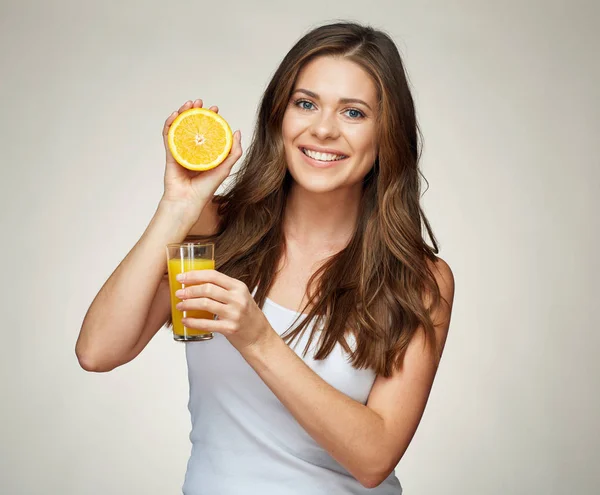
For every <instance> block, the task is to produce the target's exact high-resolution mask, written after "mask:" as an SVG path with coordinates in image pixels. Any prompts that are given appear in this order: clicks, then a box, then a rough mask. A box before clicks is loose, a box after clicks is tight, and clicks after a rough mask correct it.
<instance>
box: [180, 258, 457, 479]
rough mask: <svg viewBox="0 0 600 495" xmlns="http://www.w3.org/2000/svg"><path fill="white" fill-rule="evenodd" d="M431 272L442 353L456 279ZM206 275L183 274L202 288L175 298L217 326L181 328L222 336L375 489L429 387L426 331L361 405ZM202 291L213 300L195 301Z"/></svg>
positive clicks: (446, 272)
mask: <svg viewBox="0 0 600 495" xmlns="http://www.w3.org/2000/svg"><path fill="white" fill-rule="evenodd" d="M435 269H436V270H437V274H436V279H437V281H438V284H439V286H440V290H441V295H442V297H443V298H444V299H445V300H446V301H447V304H444V301H443V300H442V305H440V308H439V310H438V312H437V313H436V314H434V315H432V318H433V319H434V323H435V329H436V339H437V341H438V348H439V349H440V350H441V349H443V347H444V343H445V341H446V335H447V331H448V327H449V324H450V314H451V307H452V302H453V298H454V279H453V275H452V271H451V270H450V267H449V266H448V265H447V264H446V263H445V262H444V261H443V260H441V259H440V260H439V261H438V263H437V265H436V267H435ZM202 272H204V273H202ZM208 272H211V271H210V270H206V271H205V270H202V271H198V272H189V273H190V274H191V273H193V274H198V275H197V276H196V277H195V279H194V280H193V283H201V282H203V283H204V285H205V288H204V290H202V289H199V288H200V287H202V286H196V287H197V288H195V289H194V288H192V287H188V289H186V290H187V291H188V293H187V294H185V293H180V295H181V296H185V297H184V298H185V299H187V301H186V302H184V303H183V304H184V306H182V309H188V310H189V309H205V310H208V311H211V312H215V313H216V314H217V315H218V316H219V319H218V320H215V321H213V320H204V321H203V320H193V319H192V320H188V322H187V323H186V324H187V325H188V326H190V327H191V328H201V329H203V330H209V331H216V332H220V333H223V334H224V335H226V336H227V338H228V339H229V341H230V342H231V343H232V344H233V345H234V346H235V347H236V348H237V349H238V351H239V352H240V353H241V354H242V356H243V357H244V359H245V360H246V361H247V362H248V364H249V365H250V366H252V368H254V370H255V371H256V373H257V374H258V375H259V376H260V377H261V379H262V380H263V381H264V382H265V384H266V385H267V386H268V387H269V388H270V389H271V390H272V392H273V393H274V394H275V395H276V396H277V398H278V399H279V400H280V401H281V403H282V404H283V405H284V406H285V407H286V408H287V409H288V410H289V411H290V413H291V414H292V415H293V416H294V418H295V419H296V420H297V421H298V423H299V424H300V425H301V426H302V427H303V428H304V429H305V430H306V431H307V432H308V434H309V435H310V436H311V437H312V438H314V440H315V441H316V442H317V443H319V444H320V445H321V446H322V447H323V448H324V449H325V450H327V452H329V454H330V455H331V456H332V457H333V458H334V459H335V460H336V461H338V462H339V463H340V464H341V465H342V466H344V467H345V468H346V469H347V470H348V471H349V472H350V474H352V475H353V476H354V477H355V478H356V479H357V480H358V481H359V482H360V483H361V484H362V485H363V486H365V487H367V488H373V487H375V486H377V485H379V484H380V483H381V482H382V481H383V480H384V479H385V478H386V477H387V476H388V475H389V474H390V473H391V472H392V471H393V470H394V468H395V467H396V465H397V464H398V462H399V461H400V458H401V457H402V455H403V454H404V452H405V450H406V449H407V447H408V445H409V443H410V441H411V439H412V437H413V435H414V433H415V431H416V429H417V426H418V424H419V421H420V420H421V416H422V415H423V411H424V409H425V405H426V403H427V398H428V396H429V392H430V390H431V387H432V384H433V379H434V377H435V373H436V368H437V367H436V363H435V359H434V357H433V352H432V350H431V345H430V343H428V342H427V341H426V339H425V337H424V332H423V331H421V329H419V330H417V332H416V333H415V335H414V337H413V339H412V340H411V342H410V344H409V345H408V347H407V350H406V354H405V357H404V361H403V365H402V368H401V369H400V370H397V371H395V372H394V373H393V375H392V376H390V377H389V378H384V377H382V376H378V377H377V378H376V380H375V383H374V384H373V388H372V389H371V392H370V394H369V399H368V402H367V404H366V405H363V404H361V403H359V402H357V401H355V400H354V399H351V398H350V397H348V396H347V395H345V394H344V393H342V392H340V391H339V390H337V389H336V388H334V387H333V386H331V385H329V384H328V383H327V382H325V381H324V380H323V379H322V378H321V377H320V376H319V375H317V374H316V373H315V372H314V371H313V370H312V369H310V368H309V367H308V366H307V365H306V364H305V363H304V361H302V359H301V358H300V357H299V356H298V355H296V353H295V352H294V351H293V350H292V349H290V347H289V346H288V345H287V344H286V343H285V342H284V341H283V340H282V339H281V337H280V336H279V335H278V334H277V333H276V332H275V331H274V330H273V329H272V327H271V326H270V325H269V323H268V321H267V320H266V318H264V315H263V317H262V318H261V314H262V311H261V310H260V308H258V307H257V308H258V311H259V312H260V314H258V313H256V312H255V310H254V308H252V305H251V304H247V301H246V303H244V302H242V299H241V297H242V294H240V293H243V292H244V289H243V288H242V287H240V286H239V282H238V281H236V280H235V279H228V280H227V281H226V282H225V281H224V279H223V277H225V275H223V274H219V273H218V272H214V273H211V274H209V273H208ZM434 273H436V271H434ZM200 279H202V280H200ZM189 282H190V280H186V283H189ZM207 282H208V283H207ZM225 285H229V287H225ZM244 287H245V286H244ZM194 291H195V293H194ZM201 291H202V292H207V293H208V292H211V293H212V294H210V295H209V294H203V295H199V292H201ZM223 291H227V292H228V293H229V294H228V295H226V294H225V293H224V292H223ZM246 291H247V288H246ZM236 292H237V294H235V293H236ZM201 300H204V301H201ZM234 300H237V305H236V303H235V302H234ZM217 301H219V302H217ZM180 304H181V303H180ZM217 304H219V305H220V306H217ZM186 305H187V306H186ZM240 305H241V307H240ZM247 306H249V307H247ZM244 313H245V314H244ZM219 324H220V326H218V325H219ZM236 326H237V328H236ZM250 329H251V330H250Z"/></svg>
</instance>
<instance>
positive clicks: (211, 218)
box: [188, 195, 220, 236]
mask: <svg viewBox="0 0 600 495" xmlns="http://www.w3.org/2000/svg"><path fill="white" fill-rule="evenodd" d="M219 200H220V196H217V195H215V196H213V199H212V201H210V202H209V203H207V204H206V206H205V207H204V209H203V210H202V213H201V214H200V216H199V217H198V221H197V222H196V223H195V224H194V226H193V227H192V228H191V229H190V231H189V232H188V235H189V236H195V235H201V236H205V235H213V234H215V233H216V232H217V229H218V227H219V212H218V209H219Z"/></svg>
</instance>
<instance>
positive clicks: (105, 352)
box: [75, 100, 242, 372]
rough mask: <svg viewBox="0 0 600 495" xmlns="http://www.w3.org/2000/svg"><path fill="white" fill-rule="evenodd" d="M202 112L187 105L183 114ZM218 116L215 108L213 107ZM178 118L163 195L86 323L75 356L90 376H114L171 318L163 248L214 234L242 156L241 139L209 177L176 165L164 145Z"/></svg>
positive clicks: (235, 138)
mask: <svg viewBox="0 0 600 495" xmlns="http://www.w3.org/2000/svg"><path fill="white" fill-rule="evenodd" d="M192 106H194V107H200V106H202V100H196V101H195V102H193V103H192V102H191V101H190V102H186V103H185V104H184V105H183V106H182V107H181V108H180V109H179V112H182V111H184V110H187V109H188V108H191V107H192ZM211 109H215V110H214V111H218V109H217V107H211ZM177 115H178V113H177V112H173V114H171V116H169V118H168V119H167V121H166V122H165V127H164V129H163V137H164V138H165V149H166V153H167V165H166V171H165V193H164V195H163V198H162V199H161V201H160V203H159V206H158V208H157V210H156V212H155V214H154V216H153V217H152V220H151V221H150V224H149V225H148V227H147V228H146V230H145V232H144V233H143V234H142V236H141V238H140V239H139V241H138V242H137V243H136V244H135V246H134V247H133V248H132V249H131V251H130V252H129V253H128V254H127V256H126V257H125V258H124V259H123V261H122V262H121V263H120V264H119V266H117V268H116V269H115V270H114V272H113V273H112V275H111V276H110V277H109V278H108V280H107V281H106V282H105V284H104V285H103V287H102V288H101V289H100V291H99V292H98V294H97V295H96V297H95V298H94V300H93V302H92V304H91V305H90V307H89V309H88V311H87V313H86V315H85V318H84V320H83V323H82V326H81V330H80V332H79V337H78V339H77V343H76V346H75V353H76V355H77V359H78V360H79V364H80V365H81V367H82V368H83V369H85V370H87V371H96V372H102V371H110V370H112V369H114V368H116V367H118V366H121V365H122V364H125V363H127V362H129V361H131V360H132V359H133V358H134V357H136V356H137V355H138V354H139V353H140V352H141V351H142V349H143V348H144V347H145V346H146V345H147V344H148V342H149V341H150V339H151V338H152V337H153V336H154V335H155V334H156V332H157V331H158V330H159V329H160V328H161V327H162V326H163V325H164V324H165V322H166V321H167V319H168V317H169V316H170V311H171V306H170V292H169V282H168V279H167V277H165V276H164V275H165V272H166V268H167V258H166V252H165V246H166V245H167V244H169V243H174V242H181V241H182V240H183V239H185V237H186V236H187V235H188V234H199V235H208V234H212V233H213V232H214V229H215V228H216V224H217V221H216V215H217V213H216V211H217V205H216V202H214V201H211V200H210V198H213V197H214V192H215V191H216V189H217V188H218V187H219V185H220V184H221V183H222V182H223V180H224V179H225V178H226V177H227V176H228V175H229V172H230V171H231V168H232V166H233V164H234V163H235V162H236V161H237V160H238V158H239V157H240V156H241V155H242V149H241V142H240V135H239V133H236V134H237V136H235V135H234V145H233V147H232V150H231V152H230V154H229V156H228V158H227V159H226V160H225V161H224V162H223V163H222V164H220V165H219V166H217V167H216V168H214V169H211V170H209V171H205V172H200V173H198V172H190V171H189V170H187V169H184V168H183V167H181V166H180V165H179V164H177V163H176V162H175V161H174V159H173V157H172V156H171V153H170V152H169V149H168V146H167V144H166V139H167V132H168V128H169V126H170V124H171V123H172V122H173V120H174V119H175V117H176V116H177Z"/></svg>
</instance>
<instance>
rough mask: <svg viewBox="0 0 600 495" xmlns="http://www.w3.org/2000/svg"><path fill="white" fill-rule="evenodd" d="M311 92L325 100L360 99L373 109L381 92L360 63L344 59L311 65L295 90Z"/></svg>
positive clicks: (319, 60)
mask: <svg viewBox="0 0 600 495" xmlns="http://www.w3.org/2000/svg"><path fill="white" fill-rule="evenodd" d="M298 88H303V89H308V90H310V91H312V92H314V93H317V94H318V95H319V96H320V97H321V99H323V100H328V99H331V100H335V101H337V100H338V99H339V98H360V99H361V100H364V101H366V102H367V103H368V104H369V105H371V108H374V105H375V103H376V100H377V89H376V87H375V83H374V81H373V79H372V78H371V76H370V75H369V74H368V73H367V72H366V71H365V70H364V69H363V68H362V67H361V66H360V65H358V64H357V63H355V62H352V61H351V60H347V59H345V58H341V57H328V56H323V57H318V58H316V59H314V60H311V61H310V62H308V63H307V64H306V65H305V66H304V67H303V68H302V69H301V71H300V73H299V74H298V77H297V79H296V84H295V85H294V90H296V89H298Z"/></svg>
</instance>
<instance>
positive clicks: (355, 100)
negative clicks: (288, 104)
mask: <svg viewBox="0 0 600 495" xmlns="http://www.w3.org/2000/svg"><path fill="white" fill-rule="evenodd" d="M294 93H304V94H305V95H308V96H310V97H311V98H315V99H316V100H318V99H319V95H318V94H317V93H313V92H312V91H309V90H308V89H303V88H299V89H296V90H295V91H294ZM340 103H360V104H361V105H364V106H365V107H367V108H368V109H369V110H371V111H373V109H372V108H371V107H370V106H369V104H368V103H367V102H365V101H363V100H359V99H358V98H340Z"/></svg>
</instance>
